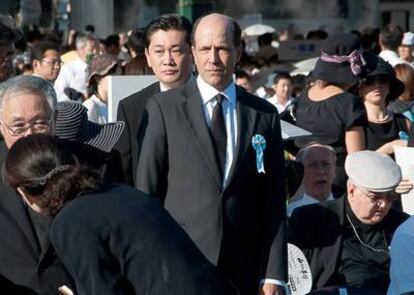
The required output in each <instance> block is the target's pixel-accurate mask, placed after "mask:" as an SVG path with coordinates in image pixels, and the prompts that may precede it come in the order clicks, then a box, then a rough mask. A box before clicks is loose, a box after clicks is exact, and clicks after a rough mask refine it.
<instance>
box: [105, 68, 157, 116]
mask: <svg viewBox="0 0 414 295" xmlns="http://www.w3.org/2000/svg"><path fill="white" fill-rule="evenodd" d="M157 81H158V79H157V77H155V76H151V75H147V76H137V75H134V76H109V81H108V122H115V121H116V115H117V111H118V104H119V102H120V101H121V100H122V99H123V98H125V97H127V96H129V95H131V94H134V93H136V92H138V91H140V90H142V89H144V88H145V87H147V86H149V85H151V84H152V83H154V82H157Z"/></svg>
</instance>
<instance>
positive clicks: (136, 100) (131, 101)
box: [119, 82, 160, 109]
mask: <svg viewBox="0 0 414 295" xmlns="http://www.w3.org/2000/svg"><path fill="white" fill-rule="evenodd" d="M159 92H160V83H159V82H155V83H153V84H151V85H149V86H147V87H145V88H144V89H142V90H140V91H138V92H135V93H133V94H131V95H129V96H127V97H125V98H124V99H122V100H121V101H120V102H119V104H120V105H122V106H124V107H125V108H126V109H129V108H130V107H132V106H134V105H139V104H142V103H143V102H145V101H147V100H148V98H150V97H151V96H153V95H154V94H156V93H159Z"/></svg>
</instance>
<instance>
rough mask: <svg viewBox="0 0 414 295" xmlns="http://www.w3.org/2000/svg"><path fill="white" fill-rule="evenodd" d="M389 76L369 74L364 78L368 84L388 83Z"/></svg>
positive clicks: (364, 81)
mask: <svg viewBox="0 0 414 295" xmlns="http://www.w3.org/2000/svg"><path fill="white" fill-rule="evenodd" d="M388 81H389V78H388V76H387V75H375V76H368V77H366V78H365V79H364V80H363V83H364V84H365V85H367V86H371V85H374V84H376V83H378V84H387V83H388Z"/></svg>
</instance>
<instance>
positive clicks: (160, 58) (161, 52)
mask: <svg viewBox="0 0 414 295" xmlns="http://www.w3.org/2000/svg"><path fill="white" fill-rule="evenodd" d="M191 30H192V25H191V23H190V21H189V20H188V19H186V18H185V17H182V16H180V15H178V14H165V15H161V16H160V17H157V18H156V19H154V20H153V21H152V22H151V23H150V24H149V25H148V27H147V29H146V44H145V47H146V48H145V56H146V58H147V62H148V65H149V66H150V67H151V68H152V70H153V71H154V74H155V76H157V78H158V79H159V82H157V83H153V84H151V85H150V86H148V87H146V88H144V89H143V90H141V91H139V92H137V93H134V94H132V95H130V96H128V97H127V98H124V99H123V100H121V101H120V103H119V106H118V116H117V120H118V121H124V122H125V130H124V132H123V134H122V136H121V138H120V140H119V141H118V145H117V146H116V150H118V151H119V152H120V154H121V161H122V167H123V174H124V179H125V182H126V183H129V184H133V183H134V181H135V177H136V173H135V172H136V169H137V163H138V157H139V152H140V149H141V140H142V134H141V131H143V129H145V122H144V111H145V105H146V103H147V101H148V99H150V97H151V96H152V95H154V94H156V93H159V92H160V91H165V90H168V89H171V88H175V87H178V86H180V85H182V84H184V83H185V82H187V80H188V79H189V78H190V76H191V70H192V64H193V63H192V57H191V49H190V36H191Z"/></svg>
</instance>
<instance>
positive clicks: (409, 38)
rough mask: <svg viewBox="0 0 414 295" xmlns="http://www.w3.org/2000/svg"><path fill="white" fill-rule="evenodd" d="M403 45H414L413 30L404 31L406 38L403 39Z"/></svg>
mask: <svg viewBox="0 0 414 295" xmlns="http://www.w3.org/2000/svg"><path fill="white" fill-rule="evenodd" d="M401 45H404V46H412V45H414V34H413V33H411V32H406V33H404V38H403V39H402V42H401Z"/></svg>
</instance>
